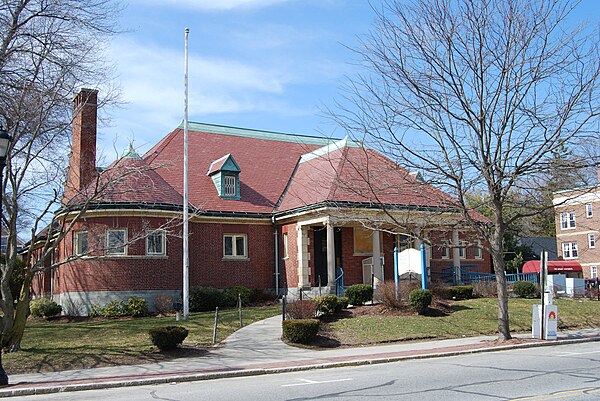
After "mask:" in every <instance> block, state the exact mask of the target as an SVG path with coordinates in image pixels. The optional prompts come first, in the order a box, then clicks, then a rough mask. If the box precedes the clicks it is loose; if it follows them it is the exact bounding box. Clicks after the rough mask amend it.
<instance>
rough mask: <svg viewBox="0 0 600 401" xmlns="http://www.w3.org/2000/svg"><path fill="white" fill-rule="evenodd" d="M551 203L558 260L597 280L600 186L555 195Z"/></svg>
mask: <svg viewBox="0 0 600 401" xmlns="http://www.w3.org/2000/svg"><path fill="white" fill-rule="evenodd" d="M598 179H599V180H600V169H599V170H598ZM599 182H600V181H599ZM553 202H554V210H555V216H556V220H555V223H556V245H557V249H558V256H559V258H560V259H563V260H568V261H573V262H579V264H580V265H581V267H582V269H581V270H580V271H582V273H583V276H584V278H588V279H589V278H596V277H599V276H598V269H600V244H597V241H599V240H600V186H599V185H597V186H595V187H590V188H578V189H573V190H567V191H560V192H557V193H555V194H554V199H553Z"/></svg>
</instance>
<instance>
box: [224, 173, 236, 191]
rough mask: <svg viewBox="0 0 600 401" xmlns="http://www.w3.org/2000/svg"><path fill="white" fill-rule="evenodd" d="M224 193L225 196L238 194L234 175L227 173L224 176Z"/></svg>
mask: <svg viewBox="0 0 600 401" xmlns="http://www.w3.org/2000/svg"><path fill="white" fill-rule="evenodd" d="M223 180H224V181H223V195H224V196H235V195H236V186H237V185H236V179H235V176H234V175H226V176H224V177H223Z"/></svg>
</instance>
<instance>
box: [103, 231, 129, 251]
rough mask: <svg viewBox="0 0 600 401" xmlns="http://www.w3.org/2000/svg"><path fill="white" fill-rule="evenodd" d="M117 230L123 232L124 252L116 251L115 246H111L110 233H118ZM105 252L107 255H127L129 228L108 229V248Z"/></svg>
mask: <svg viewBox="0 0 600 401" xmlns="http://www.w3.org/2000/svg"><path fill="white" fill-rule="evenodd" d="M116 232H122V233H123V245H122V247H123V251H122V252H116V251H115V250H114V249H113V248H111V247H110V235H111V234H112V233H116ZM104 253H105V254H106V255H110V256H121V255H127V230H126V229H124V228H114V229H109V230H106V250H105V251H104Z"/></svg>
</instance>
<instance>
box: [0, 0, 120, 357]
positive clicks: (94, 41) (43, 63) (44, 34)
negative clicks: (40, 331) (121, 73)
mask: <svg viewBox="0 0 600 401" xmlns="http://www.w3.org/2000/svg"><path fill="white" fill-rule="evenodd" d="M119 10H120V6H119V5H118V4H115V3H114V2H113V1H110V0H90V1H86V2H80V1H78V0H62V1H55V0H4V1H2V2H0V124H2V125H4V127H5V128H6V130H7V131H8V132H9V134H10V135H11V136H12V138H13V140H12V142H11V144H10V147H9V153H8V157H7V167H6V172H5V175H4V180H3V182H2V190H3V195H4V196H3V210H4V213H3V215H2V216H1V218H2V224H3V227H4V231H3V232H4V233H6V232H7V234H8V243H7V250H6V259H5V263H4V264H3V265H2V267H1V270H2V280H1V284H0V290H1V295H2V297H1V299H0V309H1V310H2V315H3V316H2V348H5V349H9V350H17V349H18V348H19V345H20V340H21V337H22V334H23V329H24V327H25V319H26V317H27V308H28V302H29V287H28V283H30V282H31V280H30V277H31V275H32V274H33V272H34V271H35V269H29V270H27V272H26V274H25V277H26V280H25V284H24V285H23V286H22V287H21V290H20V294H13V293H12V292H11V288H10V285H9V280H10V277H11V276H12V275H13V271H14V269H15V266H16V263H15V262H16V259H17V233H19V232H23V227H33V229H32V230H31V238H30V239H29V243H30V244H32V245H33V244H39V238H37V234H38V229H39V228H41V227H43V225H45V224H48V223H49V224H50V227H57V226H56V222H57V221H59V222H60V224H59V227H62V228H60V230H59V231H58V232H60V235H58V236H56V235H53V236H48V237H47V238H46V239H45V243H44V246H43V252H41V254H40V257H41V259H40V260H39V261H38V262H36V263H37V265H40V266H41V265H45V262H46V259H47V258H49V257H50V255H51V254H52V251H53V249H54V248H55V247H56V246H57V244H58V243H59V242H60V239H61V238H62V237H64V235H65V233H66V232H67V231H68V229H69V228H70V227H72V221H73V220H72V219H71V220H69V221H66V220H64V219H63V220H60V219H58V220H57V217H56V216H54V211H55V210H56V209H57V208H58V207H59V206H60V200H61V193H62V185H63V183H64V177H65V174H64V173H65V169H66V165H67V164H66V162H67V156H68V149H69V147H70V144H69V138H70V136H69V134H70V125H71V111H72V110H71V108H72V103H71V100H72V97H73V95H74V94H75V93H76V91H77V89H78V88H80V87H82V86H86V87H98V86H99V85H103V93H104V95H105V96H104V102H105V103H109V102H113V101H114V100H115V96H116V95H117V92H116V91H115V90H114V89H113V88H111V87H108V85H110V82H111V77H112V68H111V66H110V65H109V64H107V63H106V62H105V61H104V60H105V59H104V57H103V49H104V46H105V45H106V43H107V39H108V37H110V36H112V35H113V34H115V33H117V29H116V17H117V15H118V12H119ZM102 185H104V186H105V185H106V184H105V183H104V184H102V183H101V186H102ZM97 189H98V191H96V192H97V193H100V190H101V189H102V188H101V187H98V188H97ZM93 199H94V196H92V197H90V198H89V199H88V200H87V201H86V202H91V201H93ZM86 202H84V204H83V205H82V206H81V207H80V209H79V211H78V212H77V213H75V214H74V215H73V217H75V218H76V217H77V216H78V215H80V213H81V211H82V210H83V211H85V207H86V206H85V204H86ZM78 213H79V214H78ZM40 225H41V226H40ZM55 232H57V231H55ZM13 300H16V301H13Z"/></svg>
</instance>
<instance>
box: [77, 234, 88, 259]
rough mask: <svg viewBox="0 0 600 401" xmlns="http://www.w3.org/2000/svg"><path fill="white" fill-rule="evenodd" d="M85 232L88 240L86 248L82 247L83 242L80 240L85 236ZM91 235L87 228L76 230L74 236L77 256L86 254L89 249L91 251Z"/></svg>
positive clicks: (86, 240)
mask: <svg viewBox="0 0 600 401" xmlns="http://www.w3.org/2000/svg"><path fill="white" fill-rule="evenodd" d="M84 234H85V242H86V246H85V250H82V249H81V242H80V237H83V236H84ZM89 238H90V237H89V235H88V232H87V231H85V230H82V231H76V232H75V236H74V238H73V254H74V255H77V256H85V255H86V254H87V253H88V251H89V245H90V244H89Z"/></svg>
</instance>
